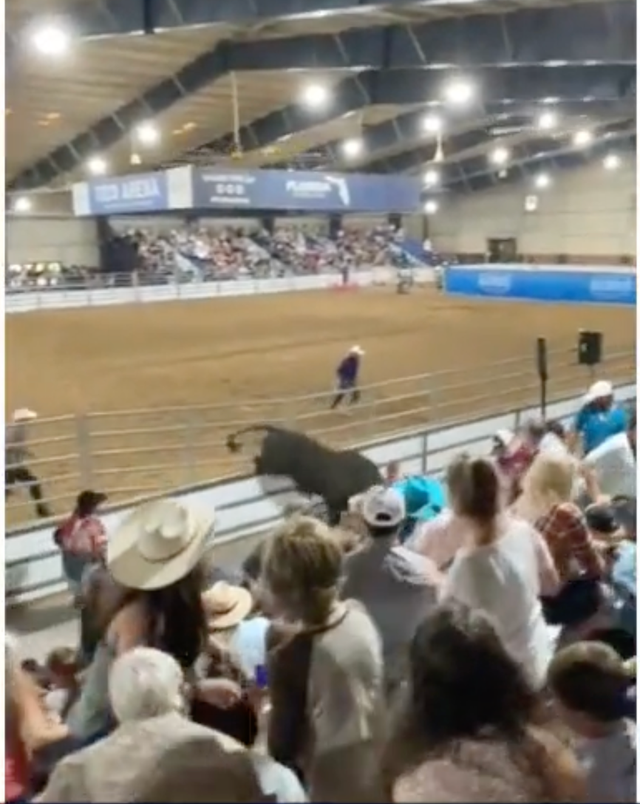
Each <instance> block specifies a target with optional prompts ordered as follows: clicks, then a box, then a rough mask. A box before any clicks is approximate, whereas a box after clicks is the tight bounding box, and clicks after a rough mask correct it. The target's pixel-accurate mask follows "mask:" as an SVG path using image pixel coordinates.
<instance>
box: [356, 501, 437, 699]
mask: <svg viewBox="0 0 640 804" xmlns="http://www.w3.org/2000/svg"><path fill="white" fill-rule="evenodd" d="M359 508H360V511H359V513H360V516H361V517H362V520H363V522H364V526H365V529H366V533H367V535H368V538H367V539H366V541H365V543H364V544H363V546H362V547H361V548H360V549H359V550H356V551H355V552H353V553H352V554H351V555H349V556H347V558H346V559H345V563H344V584H343V587H342V594H343V596H344V597H345V598H346V599H351V598H353V599H354V600H358V601H360V602H361V603H362V604H363V605H364V606H365V607H366V609H367V611H368V613H369V615H370V616H371V618H372V620H373V622H374V623H375V625H376V626H377V628H378V631H379V632H380V636H381V637H382V649H383V656H384V669H385V681H386V687H387V693H388V694H392V693H393V692H394V691H395V689H396V688H397V687H398V686H399V685H400V684H401V683H402V681H403V680H404V678H405V677H406V671H407V667H406V656H407V648H408V645H409V643H410V641H411V638H412V637H413V634H414V633H415V630H416V628H417V626H418V624H419V623H420V622H421V621H422V620H423V618H424V617H425V616H426V615H427V613H428V612H429V611H430V609H431V608H433V606H435V603H436V599H437V587H438V584H439V583H440V581H441V580H442V578H441V576H440V573H439V572H438V571H437V569H436V567H435V566H434V565H433V564H432V562H430V561H429V560H428V559H426V558H424V557H423V556H421V555H418V554H417V553H415V552H413V551H411V550H408V549H407V548H405V547H403V546H401V545H399V544H398V536H399V534H400V530H401V528H402V525H403V523H404V521H405V516H406V509H405V502H404V498H403V497H402V494H401V493H400V492H399V491H397V490H396V489H393V488H385V487H384V486H377V487H374V488H372V489H371V490H370V491H368V492H366V493H365V494H364V495H363V496H362V499H361V500H360V502H359Z"/></svg>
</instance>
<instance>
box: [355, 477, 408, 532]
mask: <svg viewBox="0 0 640 804" xmlns="http://www.w3.org/2000/svg"><path fill="white" fill-rule="evenodd" d="M361 511H362V518H363V519H364V521H365V522H366V523H367V525H370V526H371V527H373V528H395V527H397V526H398V525H400V524H401V522H402V521H403V520H404V518H405V516H406V514H407V511H406V507H405V503H404V497H403V496H402V494H401V493H400V492H399V491H397V490H396V489H393V488H387V487H386V486H374V487H373V488H371V489H369V491H367V492H365V494H364V495H363V497H362V509H361Z"/></svg>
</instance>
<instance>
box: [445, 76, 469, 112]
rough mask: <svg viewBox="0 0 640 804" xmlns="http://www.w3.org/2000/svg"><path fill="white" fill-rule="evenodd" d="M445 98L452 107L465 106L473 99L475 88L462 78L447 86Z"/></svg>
mask: <svg viewBox="0 0 640 804" xmlns="http://www.w3.org/2000/svg"><path fill="white" fill-rule="evenodd" d="M444 97H445V99H446V100H447V102H448V103H450V104H451V105H452V106H465V105H466V104H468V103H469V102H470V101H471V98H472V97H473V86H472V85H471V84H470V83H469V82H468V81H465V80H463V79H461V78H458V79H455V80H454V81H451V82H450V83H449V84H447V85H446V86H445V88H444Z"/></svg>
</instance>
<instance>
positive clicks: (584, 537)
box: [536, 503, 603, 582]
mask: <svg viewBox="0 0 640 804" xmlns="http://www.w3.org/2000/svg"><path fill="white" fill-rule="evenodd" d="M536 528H537V529H538V531H539V532H540V533H541V534H542V536H543V538H544V540H545V542H546V543H547V546H548V547H549V551H550V552H551V555H552V557H553V560H554V563H555V565H556V569H557V570H558V575H559V576H560V580H561V581H563V582H565V581H568V580H570V579H571V578H575V577H576V575H577V573H578V572H580V571H581V572H584V573H585V574H586V575H587V576H588V577H590V578H599V577H600V575H601V574H602V569H603V567H602V561H601V559H600V556H599V554H598V552H597V550H596V547H595V544H594V543H593V540H592V538H591V535H590V534H589V530H588V528H587V523H586V520H585V518H584V516H583V514H582V512H581V511H580V509H579V508H577V507H576V506H575V505H572V504H571V503H560V504H559V505H554V506H553V508H552V509H551V510H550V511H549V513H548V514H545V516H543V517H540V519H539V520H538V521H537V522H536Z"/></svg>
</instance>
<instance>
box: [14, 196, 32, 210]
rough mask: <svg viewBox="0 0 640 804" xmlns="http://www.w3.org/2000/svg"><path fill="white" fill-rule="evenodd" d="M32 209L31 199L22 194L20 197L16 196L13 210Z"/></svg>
mask: <svg viewBox="0 0 640 804" xmlns="http://www.w3.org/2000/svg"><path fill="white" fill-rule="evenodd" d="M30 210H31V199H30V198H27V197H26V196H20V198H16V200H15V201H14V203H13V211H14V212H19V213H22V212H29V211H30Z"/></svg>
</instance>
